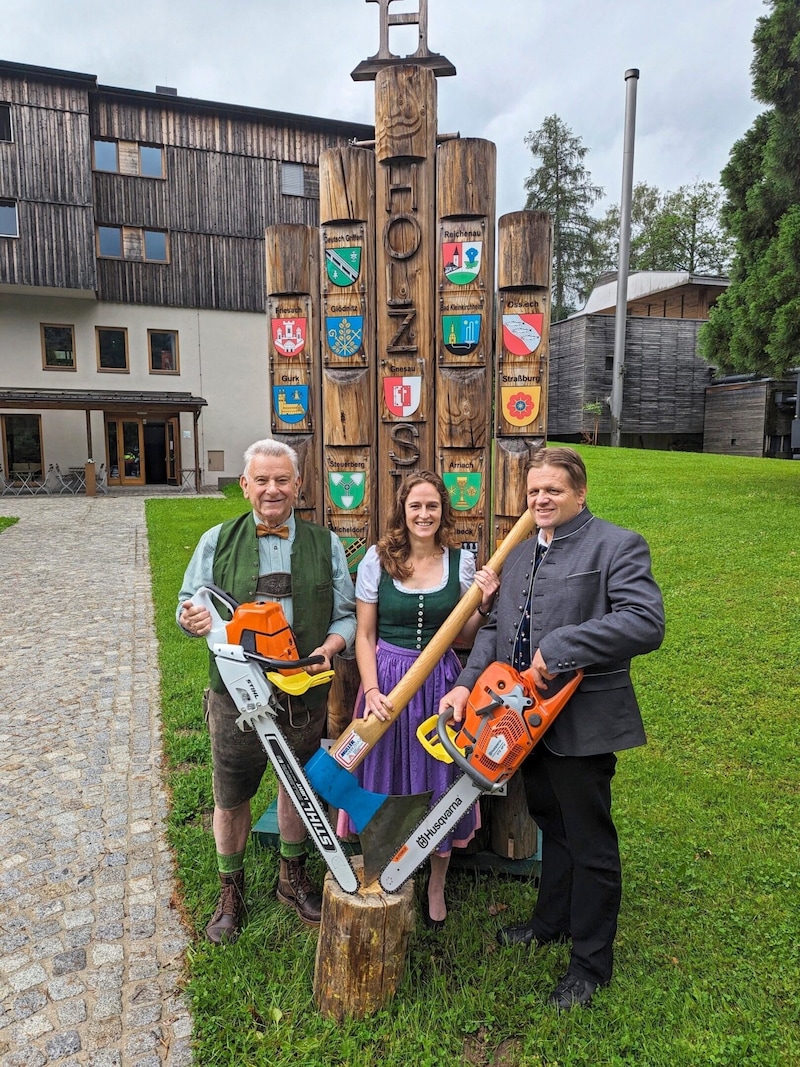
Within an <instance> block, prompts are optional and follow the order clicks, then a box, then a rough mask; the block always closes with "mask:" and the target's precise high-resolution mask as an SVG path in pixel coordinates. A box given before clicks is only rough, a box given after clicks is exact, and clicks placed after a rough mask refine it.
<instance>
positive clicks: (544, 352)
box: [495, 211, 553, 540]
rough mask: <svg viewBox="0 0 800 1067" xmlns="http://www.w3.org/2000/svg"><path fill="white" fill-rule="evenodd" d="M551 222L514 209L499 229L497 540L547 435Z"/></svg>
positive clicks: (514, 513) (521, 495)
mask: <svg viewBox="0 0 800 1067" xmlns="http://www.w3.org/2000/svg"><path fill="white" fill-rule="evenodd" d="M552 246H553V223H552V219H551V216H550V215H549V213H548V212H546V211H514V212H512V213H511V214H508V215H502V216H501V218H500V220H499V223H498V239H497V250H498V256H497V261H498V262H497V280H498V287H499V299H498V308H497V331H496V332H497V363H496V372H495V378H496V382H497V396H496V400H495V427H496V432H497V438H496V440H495V537H496V538H497V539H498V540H500V539H502V538H503V537H504V536H505V535H506V533H507V532H508V530H509V529H510V527H511V526H512V525H513V523H514V521H515V520H516V516H517V515H518V514H519V509H520V506H521V505H522V503H523V501H524V500H525V483H524V477H523V471H524V468H525V463H526V462H527V460H528V459H529V458H530V457H531V456H532V455H533V453H534V452H535V451H536V450H537V449H538V448H541V447H542V445H544V443H545V441H546V434H547V361H548V356H549V351H550V347H549V335H550V273H551V260H552Z"/></svg>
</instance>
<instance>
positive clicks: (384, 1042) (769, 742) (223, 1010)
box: [147, 447, 800, 1067]
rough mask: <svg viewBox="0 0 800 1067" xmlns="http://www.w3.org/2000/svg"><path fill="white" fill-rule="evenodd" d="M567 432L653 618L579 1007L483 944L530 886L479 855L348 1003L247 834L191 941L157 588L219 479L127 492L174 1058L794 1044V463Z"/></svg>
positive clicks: (183, 703)
mask: <svg viewBox="0 0 800 1067" xmlns="http://www.w3.org/2000/svg"><path fill="white" fill-rule="evenodd" d="M581 452H582V453H583V455H584V457H585V459H586V464H587V468H588V471H589V503H590V506H591V507H592V508H593V510H594V511H595V512H596V513H597V514H599V515H601V516H603V517H604V518H608V519H611V520H612V521H615V522H618V523H621V524H623V525H626V526H631V527H633V528H635V529H637V530H639V531H641V532H642V533H643V534H644V535H645V536H646V537H647V539H648V541H649V542H650V546H651V549H652V553H653V567H654V571H655V574H656V577H657V579H658V581H659V582H660V584H661V587H662V589H663V591H664V597H665V602H666V609H667V638H666V640H665V642H664V645H663V647H662V648H661V650H660V651H659V652H656V653H653V654H652V655H650V656H647V657H645V658H643V659H641V660H638V661H636V662H635V666H634V670H635V678H636V683H637V689H638V692H639V696H640V700H641V704H642V708H643V712H644V717H645V723H646V726H647V729H648V736H649V744H648V745H647V746H646V747H644V748H641V749H637V750H635V751H632V752H628V753H624V754H623V755H622V756H621V758H620V763H619V768H618V774H617V778H616V781H615V810H616V817H617V823H618V827H619V831H620V840H621V848H622V853H623V864H624V877H625V883H624V894H623V906H622V913H621V916H620V928H619V934H618V938H617V950H616V972H615V977H614V980H613V982H612V984H611V986H610V987H609V988H608V989H606V990H603V991H601V992H600V993H598V994H597V996H596V998H595V1004H594V1006H593V1007H592V1008H591V1009H590V1010H588V1011H575V1012H572V1013H569V1014H567V1015H563V1016H561V1015H557V1014H555V1013H553V1012H552V1011H551V1010H549V1009H548V1008H547V1007H546V1005H545V1001H546V997H547V994H548V993H549V992H550V990H551V988H552V987H553V985H554V984H555V982H556V980H557V979H558V978H559V977H560V976H561V974H562V972H563V970H564V967H565V962H566V958H567V956H566V949H564V948H563V947H551V948H548V949H545V950H543V951H540V952H538V953H535V954H530V955H528V954H526V953H525V952H524V950H518V949H514V950H507V949H506V950H501V949H499V948H497V946H496V944H495V941H494V931H495V929H496V927H497V926H498V925H501V924H505V923H507V922H509V921H511V920H516V919H522V918H526V917H527V916H528V914H529V912H530V910H531V906H532V901H533V898H534V892H535V890H534V889H533V887H532V886H531V885H530V884H529V883H528V882H526V881H525V880H520V879H516V878H509V877H506V876H502V875H498V874H495V873H485V872H483V873H479V872H475V871H471V870H463V871H455V872H453V873H452V875H451V877H450V879H449V881H448V885H449V894H448V898H449V904H450V917H449V919H448V923H447V928H446V930H445V932H444V933H443V934H441V935H433V934H430V933H428V932H427V931H425V930H424V928H423V927H422V924H421V921H420V923H419V926H418V929H417V931H416V933H415V934H414V935H413V936H412V942H411V946H410V951H409V958H408V966H407V971H406V975H405V978H404V980H403V983H402V985H401V987H400V990H399V992H398V995H397V996H396V997H395V999H394V1001H393V1002H392V1003H391V1004H390V1006H389V1007H388V1008H387V1009H385V1010H384V1011H382V1012H381V1013H379V1014H378V1015H376V1016H374V1017H372V1018H371V1019H367V1020H364V1021H361V1022H358V1021H353V1022H348V1023H345V1024H344V1025H342V1026H339V1025H335V1024H334V1023H332V1022H329V1021H326V1020H324V1019H322V1018H321V1017H320V1016H319V1015H318V1013H317V1012H316V1010H315V1007H314V1003H313V999H312V978H313V970H314V951H315V945H316V937H315V935H314V933H313V932H310V931H308V930H307V929H305V928H303V927H302V926H301V924H300V922H299V921H298V920H296V919H295V917H294V916H293V915H292V914H291V913H290V912H289V911H288V910H287V909H285V908H283V907H281V906H280V905H278V904H277V902H276V901H275V900H274V890H275V884H276V879H277V858H276V856H275V855H274V853H272V852H271V851H269V850H263V849H260V848H252V847H251V852H250V854H249V855H248V878H249V889H248V904H249V909H250V919H249V922H248V924H247V925H246V927H245V929H244V931H243V933H242V936H241V937H240V939H239V941H238V943H237V944H236V945H234V946H229V947H226V948H223V949H219V948H214V947H212V946H211V945H209V944H207V943H206V942H204V941H203V939H202V937H201V936H200V935H201V933H202V930H203V927H204V925H205V923H206V921H207V919H208V916H209V913H210V911H211V910H212V908H213V904H214V900H215V898H216V875H215V864H214V845H213V839H212V837H211V835H210V832H209V829H208V822H209V812H210V809H211V790H210V769H209V765H208V745H207V740H206V736H205V733H204V729H203V723H202V718H201V715H200V695H201V690H202V687H203V684H204V677H205V664H206V654H205V646H204V644H203V643H201V642H196V641H195V642H193V641H190V640H189V639H187V638H185V637H182V636H181V635H180V634H179V632H178V630H177V627H176V626H175V624H174V610H175V602H176V597H177V592H178V590H179V588H180V582H181V577H182V574H183V570H184V567H185V565H186V562H187V561H188V559H189V556H190V554H191V552H192V550H193V548H194V545H195V543H196V541H197V538H198V537H199V535H200V533H201V532H202V531H203V530H204V529H206V528H207V527H208V526H210V525H212V524H213V523H214V522H218V521H221V520H222V519H223V518H225V517H227V516H228V515H231V514H235V513H238V512H239V511H241V510H242V501H241V500H236V499H235V497H230V498H228V499H225V500H216V499H209V498H199V499H195V500H175V499H161V500H149V501H148V502H147V515H148V524H149V531H150V546H151V564H152V569H153V584H154V596H155V602H156V617H157V626H158V634H159V639H160V644H161V657H162V658H161V665H162V677H163V705H164V743H165V748H166V758H167V772H166V773H167V774H168V777H169V783H170V787H171V789H172V795H173V805H172V812H171V816H170V824H169V834H170V839H171V842H172V844H173V846H174V848H175V854H176V858H177V863H178V870H179V876H180V878H181V880H182V884H183V891H184V905H185V913H186V920H187V922H188V924H189V925H190V927H191V928H192V929H194V930H196V931H198V937H197V940H196V942H195V943H194V944H193V946H192V947H191V949H190V951H189V956H188V974H187V988H188V995H189V997H190V1000H191V1005H192V1011H193V1013H194V1019H195V1040H196V1062H197V1063H198V1064H200V1065H203V1067H206V1065H212V1064H231V1065H233V1064H237V1065H243V1064H247V1065H263V1067H311V1065H320V1067H327V1065H336V1067H339V1065H341V1067H345V1065H347V1067H406V1065H408V1064H413V1065H414V1067H429V1065H440V1064H441V1065H445V1064H447V1065H454V1064H461V1063H464V1064H472V1065H476V1067H491V1065H502V1067H512V1065H514V1067H516V1065H526V1067H544V1065H547V1067H556V1065H559V1067H606V1065H608V1067H621V1065H634V1064H635V1065H637V1067H651V1065H652V1067H656V1065H657V1067H714V1065H720V1067H721V1065H725V1067H742V1065H752V1067H770V1065H776V1067H777V1065H781V1067H789V1065H796V1064H798V1063H800V1018H799V1015H800V1008H799V1007H798V1005H799V1004H800V948H799V947H798V946H800V860H799V859H798V852H799V850H800V832H798V814H799V812H798V793H799V792H800V755H798V753H800V725H799V723H800V713H798V708H800V680H799V679H798V671H799V670H800V636H798V631H799V629H800V627H798V622H799V621H800V610H799V605H800V538H798V532H797V531H798V515H800V509H799V508H798V505H799V504H800V464H795V463H791V462H785V461H770V460H746V459H736V458H730V457H723V456H709V455H699V454H689V453H661V452H649V451H636V450H619V449H607V448H592V447H584V448H582V449H581ZM237 492H238V490H237ZM271 790H272V783H271V782H267V783H265V785H264V787H263V788H262V794H261V795H260V797H259V799H258V804H257V811H256V814H260V812H261V811H262V810H263V809H264V807H266V804H267V803H268V801H269V798H270V796H271ZM316 863H317V864H318V866H317V871H318V872H319V873H320V874H321V873H322V868H321V866H320V865H319V860H316Z"/></svg>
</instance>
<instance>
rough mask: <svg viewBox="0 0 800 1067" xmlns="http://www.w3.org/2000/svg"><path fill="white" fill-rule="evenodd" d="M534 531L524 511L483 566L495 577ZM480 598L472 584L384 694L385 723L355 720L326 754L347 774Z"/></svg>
mask: <svg viewBox="0 0 800 1067" xmlns="http://www.w3.org/2000/svg"><path fill="white" fill-rule="evenodd" d="M534 528H535V527H534V521H533V515H532V514H531V512H530V511H527V510H526V512H525V514H524V515H522V516H521V517H520V518H519V519H518V520H517V521H516V523H515V524H514V525H513V526H512V528H511V530H510V531H509V533H508V536H507V537H506V538H504V540H503V543H502V544H501V545H500V546H499V548H497V549H496V550H495V553H494V555H493V556H492V558H491V559H490V560H489V561H488V563H487V564H486V566H487V567H491V568H492V570H493V571H495V572H496V573H497V574H499V573H500V571H501V570H502V569H503V564H504V563H505V561H506V557H507V556H508V554H509V552H510V551H511V549H512V548H516V547H517V545H519V544H521V543H522V542H523V541H524V540H525V538H526V537H529V536H530V535H531V534H532V533H533V531H534ZM482 596H483V592H482V591H481V587H480V586H479V585H478V583H477V582H473V584H472V585H471V586H470V588H469V589H468V590H467V592H466V593H465V594H464V595H463V597H462V598H461V599H460V600H459V602H458V603H457V604H456V606H455V607H454V608H453V610H452V611H451V612H450V614H449V615H448V616H447V618H446V619H445V620H444V622H443V623H442V625H441V626H440V627H439V629H438V630H437V631H436V633H435V634H434V635H433V637H432V638H431V639H430V641H429V642H428V644H427V645H426V646H425V648H424V649H423V650H422V652H420V654H419V656H418V657H417V659H416V660H414V662H413V664H412V665H411V667H410V668H409V669H408V670H407V671H406V673H405V674H404V675H403V677H402V678H401V679H400V681H399V682H398V683H397V685H396V686H395V687H394V689H393V690H392V691H391V693H388V694H387V700H388V701H389V702H390V703H391V704H392V707H393V710H392V712H391V715H390V717H389V718H388V719H386V720H381V719H378V718H376V717H375V716H374V715H370V716H368V717H367V718H366V719H356V720H354V721H353V722H351V723H350V725H349V726H348V727H347V729H346V730H345V731H344V733H343V734H342V735H341V736H340V737H339V739H338V741H337V742H336V743H335V744H334V745H333V746H332V747H331V750H330V755H331V756H332V757H333V758H334V759H335V760H337V762H338V763H340V764H341V765H342V766H343V767H346V768H347V770H354V769H355V768H356V767H357V766H358V765H359V763H361V761H362V760H363V759H364V758H365V757H366V755H367V753H368V752H369V751H370V749H371V748H372V747H373V745H375V744H376V743H377V742H378V741H379V740H380V739H381V738H382V737H383V735H384V734H385V733H386V731H387V730H388V729H389V727H390V726H391V725H392V723H393V722H394V720H395V719H396V718H397V717H398V715H399V714H400V713H401V711H402V710H403V708H405V707H406V705H407V704H408V702H409V701H410V700H411V698H412V697H413V696H414V694H415V693H416V692H417V690H418V689H419V688H420V687H421V686H422V685H423V684H424V682H425V679H426V678H427V677H428V675H429V674H430V673H431V671H432V670H433V668H434V667H435V666H436V664H437V663H438V662H439V660H440V659H441V658H442V656H444V654H445V653H446V652H447V650H448V649H449V648H450V646H451V645H452V644H453V642H454V641H455V639H456V638H457V637H458V635H459V634H460V633H461V631H462V630H463V629H464V624H465V623H466V621H467V619H468V618H469V617H470V615H472V613H473V611H474V610H475V608H477V606H478V605H479V604H480V602H481V597H482ZM356 737H358V738H360V739H361V742H363V744H358V743H357V742H356V741H355V738H356ZM342 750H346V751H347V753H348V755H347V758H346V760H340V759H339V758H338V756H339V753H341V752H342ZM354 753H355V755H354Z"/></svg>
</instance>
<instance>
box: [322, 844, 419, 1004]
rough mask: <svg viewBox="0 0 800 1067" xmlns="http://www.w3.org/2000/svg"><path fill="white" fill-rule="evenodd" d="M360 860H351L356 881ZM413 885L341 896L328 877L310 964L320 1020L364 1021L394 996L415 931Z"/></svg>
mask: <svg viewBox="0 0 800 1067" xmlns="http://www.w3.org/2000/svg"><path fill="white" fill-rule="evenodd" d="M363 862H364V861H363V858H362V857H361V856H354V857H353V866H354V867H355V868H356V872H357V873H358V875H359V878H360V877H361V875H362V874H363ZM414 921H415V914H414V883H413V881H408V882H406V884H405V885H404V886H403V887H402V889H400V890H399V892H397V893H387V892H385V890H383V889H381V887H380V886H379V885H378V883H377V882H373V883H372V885H369V886H362V888H361V889H359V891H358V893H354V894H351V893H345V892H344V890H343V889H342V888H341V887H340V886H339V883H338V882H337V881H336V880H335V878H334V877H333V875H331V874H330V873H328V874H327V875H326V876H325V885H324V888H323V894H322V922H321V924H320V930H319V940H318V941H317V955H316V960H315V964H314V1001H315V1003H316V1005H317V1008H318V1009H319V1011H320V1013H321V1014H322V1015H325V1016H327V1017H328V1018H331V1019H335V1020H336V1021H337V1022H342V1021H343V1020H344V1019H346V1018H348V1017H350V1018H355V1019H363V1018H364V1017H365V1016H367V1015H372V1014H373V1013H374V1012H376V1011H378V1010H379V1009H380V1008H382V1007H383V1006H384V1005H385V1004H386V1003H388V1001H389V1000H391V998H392V997H393V996H394V994H395V992H396V990H397V986H398V985H399V983H400V980H401V979H402V977H403V971H404V969H405V960H406V952H407V949H408V939H409V935H410V934H411V931H412V930H413V928H414Z"/></svg>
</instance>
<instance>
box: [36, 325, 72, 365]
mask: <svg viewBox="0 0 800 1067" xmlns="http://www.w3.org/2000/svg"><path fill="white" fill-rule="evenodd" d="M42 351H43V353H44V366H45V369H46V370H75V331H74V329H73V327H72V326H46V325H45V324H44V323H42Z"/></svg>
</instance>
